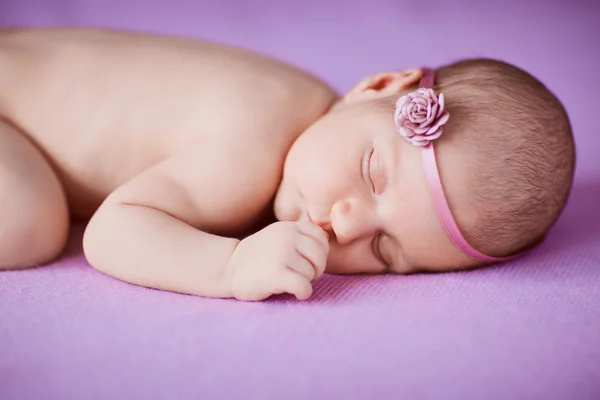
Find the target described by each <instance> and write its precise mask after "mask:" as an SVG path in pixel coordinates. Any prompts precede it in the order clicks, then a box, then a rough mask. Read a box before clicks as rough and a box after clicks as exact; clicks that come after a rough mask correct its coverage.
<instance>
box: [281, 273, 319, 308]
mask: <svg viewBox="0 0 600 400" xmlns="http://www.w3.org/2000/svg"><path fill="white" fill-rule="evenodd" d="M278 289H279V291H278V292H279V293H289V294H292V295H294V296H296V298H297V299H298V300H307V299H308V298H309V297H310V296H311V295H312V292H313V288H312V284H311V283H310V280H309V279H307V278H306V277H305V276H302V275H300V274H299V273H297V272H295V271H294V270H292V269H291V268H288V269H285V270H284V273H282V274H281V276H280V277H279V282H278Z"/></svg>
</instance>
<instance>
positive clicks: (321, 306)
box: [0, 0, 600, 400]
mask: <svg viewBox="0 0 600 400" xmlns="http://www.w3.org/2000/svg"><path fill="white" fill-rule="evenodd" d="M447 3H450V2H446V1H442V0H433V1H429V2H421V1H385V0H378V1H374V0H370V1H366V0H365V1H330V2H325V1H317V0H311V1H297V2H285V1H277V0H271V1H266V0H257V1H252V2H250V1H242V0H237V1H222V2H216V1H215V2H214V4H211V3H210V2H205V1H194V0H189V1H186V0H145V1H144V0H106V1H104V2H100V1H95V0H78V1H70V0H0V25H15V24H18V25H37V26H39V25H46V26H48V25H85V26H96V27H119V28H130V29H137V30H143V31H152V32H162V33H172V34H181V35H187V36H193V37H201V38H207V39H212V40H217V41H221V42H226V43H231V44H236V45H239V46H243V47H247V48H250V49H253V50H256V51H259V52H262V53H266V54H269V55H272V56H275V57H278V58H280V59H284V60H286V61H289V62H291V63H293V64H296V65H299V66H301V67H304V68H306V69H307V70H309V71H311V72H313V73H315V74H317V75H319V76H321V77H322V78H324V79H326V80H327V81H329V82H331V83H332V84H333V85H334V86H335V87H337V88H338V89H340V90H341V91H344V90H347V89H349V88H350V87H351V85H352V84H354V83H355V82H356V81H357V80H358V79H360V78H361V77H362V76H363V75H365V74H368V73H372V72H376V71H378V70H384V69H393V68H409V67H418V66H421V65H423V64H429V65H434V66H435V65H439V64H441V63H445V62H449V61H453V60H456V59H458V58H463V57H472V56H488V57H497V58H501V59H504V60H506V61H509V62H512V63H514V64H517V65H519V66H521V67H524V68H526V69H527V70H529V71H531V72H532V73H533V74H534V75H536V76H538V77H539V78H540V79H541V80H542V81H543V82H545V83H546V84H548V85H549V87H550V88H551V89H552V90H553V91H554V92H555V93H556V94H557V95H558V96H559V97H560V98H561V99H562V101H563V102H564V104H565V106H566V108H567V110H568V112H569V114H570V117H571V121H572V124H573V128H574V131H575V135H576V141H577V146H578V170H577V180H576V183H575V187H574V190H573V195H572V198H571V202H570V204H569V207H568V208H567V210H566V211H565V213H564V215H563V216H562V218H561V220H560V221H559V223H558V225H557V226H556V229H555V230H554V231H553V232H552V234H551V235H550V236H549V237H548V239H547V241H545V242H544V243H543V244H542V246H540V247H539V248H537V249H536V250H535V251H533V252H532V253H530V254H528V255H527V256H526V257H525V258H523V259H520V260H518V261H514V262H510V263H508V264H506V265H503V266H498V267H493V268H488V269H483V270H479V271H475V272H468V273H452V274H441V275H415V276H406V277H398V276H377V277H350V278H349V277H335V276H325V277H324V278H323V279H322V280H320V281H319V282H318V283H317V285H316V291H315V296H314V298H313V299H312V300H311V301H309V302H305V303H300V302H296V301H294V300H292V299H291V298H289V297H278V298H274V299H272V300H269V301H267V302H264V303H242V302H236V301H230V300H211V299H202V298H195V297H192V296H184V295H177V294H173V293H166V292H160V291H155V290H150V289H143V288H139V287H135V286H132V285H128V284H126V283H123V282H120V281H117V280H114V279H111V278H109V277H106V276H104V275H102V274H100V273H98V272H96V271H95V270H93V269H92V268H90V267H89V266H88V265H87V264H86V262H85V260H84V259H83V257H82V255H81V247H80V245H79V241H80V239H81V231H82V229H83V227H81V226H78V227H75V232H74V234H73V237H72V243H71V245H70V248H69V250H68V251H67V252H66V254H65V255H64V257H63V258H62V259H61V260H59V261H58V262H56V263H54V264H53V265H51V266H48V267H44V268H39V269H35V270H29V271H20V272H6V273H0V399H4V400H9V399H19V400H22V399H41V398H44V399H110V398H130V399H137V398H140V399H165V398H173V399H337V398H340V399H342V398H343V399H367V398H376V399H578V400H583V399H599V398H600V211H598V208H599V206H600V169H599V166H600V163H599V162H598V153H599V150H600V136H599V134H598V115H599V111H598V103H597V102H596V100H595V99H596V96H597V93H598V90H599V89H600V79H599V78H598V76H599V75H598V73H597V68H598V62H599V61H600V52H599V51H598V44H597V40H598V38H600V28H599V27H600V6H599V5H597V4H598V3H597V2H592V1H589V2H585V1H579V2H572V1H571V2H567V1H564V2H562V3H561V2H557V1H552V2H549V1H541V0H540V1H538V2H532V1H529V2H525V1H518V0H506V1H503V2H492V3H490V2H479V1H475V0H473V1H469V2H466V1H463V2H452V3H454V4H453V5H452V6H450V5H448V4H447ZM0 195H2V196H4V195H6V194H5V193H2V194H0ZM0 224H1V221H0Z"/></svg>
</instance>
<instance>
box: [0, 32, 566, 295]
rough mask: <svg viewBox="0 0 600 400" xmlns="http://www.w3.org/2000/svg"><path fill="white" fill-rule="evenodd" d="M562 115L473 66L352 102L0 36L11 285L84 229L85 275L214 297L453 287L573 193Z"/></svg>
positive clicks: (301, 82) (87, 36)
mask: <svg viewBox="0 0 600 400" xmlns="http://www.w3.org/2000/svg"><path fill="white" fill-rule="evenodd" d="M574 158H575V157H574V144H573V138H572V134H571V129H570V125H569V121H568V117H567V115H566V113H565V110H564V108H563V106H562V105H561V103H560V102H559V101H558V100H557V99H556V97H555V96H554V95H553V94H552V93H550V92H549V91H548V90H547V89H546V88H545V87H544V86H543V85H542V84H541V83H540V82H539V81H537V80H536V79H535V78H533V77H532V76H531V75H529V74H528V73H526V72H524V71H522V70H520V69H518V68H516V67H513V66H511V65H508V64H506V63H503V62H500V61H494V60H486V59H475V60H466V61H461V62H457V63H454V64H451V65H446V66H443V67H440V68H437V69H435V70H433V69H429V68H419V69H410V70H404V71H391V72H382V73H378V74H375V75H373V76H368V77H366V78H365V79H363V80H362V81H361V82H359V83H358V84H357V85H356V86H355V87H354V88H353V89H352V90H350V91H349V92H348V93H347V94H346V95H344V96H342V97H340V96H339V95H338V94H336V93H335V91H334V90H332V89H331V88H330V87H329V86H328V85H327V84H325V83H324V82H322V81H320V80H318V79H316V78H315V77H313V76H311V75H309V74H307V73H305V72H303V71H300V70H298V69H295V68H293V67H291V66H289V65H285V64H284V63H281V62H278V61H276V60H272V59H269V58H266V57H263V56H261V55H257V54H253V53H250V52H246V51H243V50H240V49H235V48H231V47H227V46H221V45H217V44H211V43H205V42H201V41H196V40H188V39H183V38H172V37H163V36H155V35H143V34H134V33H126V32H116V31H97V30H91V29H90V30H88V29H73V30H68V29H45V30H42V29H34V30H19V29H13V30H4V31H0V190H1V193H2V198H1V199H0V221H1V222H0V269H13V268H24V267H29V266H34V265H40V264H44V263H47V262H49V261H51V260H53V259H54V258H56V257H57V256H59V255H60V253H61V251H62V250H63V248H64V246H65V243H66V240H67V236H68V230H69V224H70V220H71V219H90V221H89V223H88V225H87V228H86V230H85V234H84V238H83V248H84V253H85V256H86V258H87V260H88V261H89V263H90V265H92V266H93V267H94V268H97V269H98V270H100V271H102V272H104V273H106V274H108V275H111V276H113V277H115V278H118V279H121V280H123V281H126V282H129V283H132V284H136V285H141V286H146V287H151V288H156V289H163V290H170V291H175V292H180V293H187V294H193V295H199V296H208V297H224V298H237V299H240V300H262V299H265V298H267V297H269V296H271V295H273V294H278V293H290V294H293V295H295V296H296V297H297V298H298V299H301V300H303V299H307V298H309V297H310V296H311V293H312V281H314V280H315V279H318V278H319V277H320V276H321V275H322V274H323V272H324V271H326V272H329V273H339V274H354V273H368V274H371V273H372V274H376V273H386V272H391V273H399V274H408V273H414V272H423V271H433V272H439V271H451V270H457V269H468V268H474V267H477V266H482V265H486V264H489V263H493V262H497V261H503V260H506V259H508V258H510V257H512V256H515V255H518V254H520V253H521V252H523V251H524V250H526V249H528V248H531V247H532V246H534V245H535V244H537V243H538V242H540V240H542V238H543V237H544V235H545V234H546V233H547V232H548V230H549V229H550V228H551V226H552V225H553V223H554V222H555V220H556V219H557V217H558V215H559V214H560V212H561V210H562V209H563V207H564V205H565V202H566V200H567V198H568V194H569V191H570V187H571V182H572V178H573V170H574Z"/></svg>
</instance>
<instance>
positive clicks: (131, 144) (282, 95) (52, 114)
mask: <svg viewBox="0 0 600 400" xmlns="http://www.w3.org/2000/svg"><path fill="white" fill-rule="evenodd" d="M334 98H335V94H334V93H333V91H332V90H331V89H329V88H328V87H327V86H326V85H325V84H323V83H322V82H320V81H318V80H317V79H315V78H313V77H312V76H310V75H308V74H305V73H303V72H302V71H299V70H297V69H294V68H292V67H290V66H287V65H285V64H283V63H280V62H277V61H274V60H272V59H269V58H266V57H262V56H259V55H256V54H253V53H250V52H246V51H242V50H239V49H234V48H231V47H226V46H221V45H217V44H211V43H205V42H201V41H196V40H187V39H182V38H167V37H158V36H150V35H139V34H131V33H124V32H106V31H94V30H58V29H57V30H26V31H21V30H10V31H0V113H1V117H2V118H3V119H5V120H7V121H8V122H9V123H10V124H12V125H14V126H15V127H16V128H18V129H19V130H20V131H21V132H23V134H25V135H26V136H28V137H29V138H30V139H31V140H32V141H33V142H34V143H35V144H36V145H37V146H38V147H39V148H40V150H41V151H42V152H43V153H44V154H45V156H46V157H47V159H48V160H49V162H50V163H51V164H52V166H53V167H54V169H55V172H56V173H57V175H58V177H59V178H60V180H61V181H62V183H63V185H64V189H65V192H66V196H67V199H68V203H69V207H70V212H71V214H72V215H73V216H75V217H80V218H88V217H90V216H91V215H92V214H93V213H94V211H95V210H96V209H97V208H98V206H99V205H100V204H101V203H102V201H103V200H104V199H105V198H106V197H107V196H108V195H109V194H110V193H111V192H112V191H114V190H115V189H116V188H118V187H119V186H120V185H122V184H123V183H125V182H126V181H128V180H130V179H131V178H132V177H134V176H136V175H138V174H140V173H141V172H142V171H145V170H147V169H148V168H149V167H151V166H153V165H155V164H157V163H158V162H160V161H162V160H164V159H166V158H168V157H170V156H172V155H174V154H176V153H177V152H179V151H181V150H183V149H185V148H187V147H188V146H190V145H191V144H192V143H197V142H198V141H201V142H204V143H206V145H205V146H202V148H203V149H204V151H205V152H207V153H208V152H210V153H212V154H214V153H215V152H216V153H221V154H225V153H227V152H228V151H230V150H231V148H232V147H234V146H240V143H243V145H244V146H245V148H246V149H247V151H248V152H249V153H256V152H259V153H260V152H263V153H264V154H265V155H267V154H268V155H269V156H270V157H274V158H278V159H279V160H280V161H281V162H283V159H284V157H285V153H286V151H287V150H288V148H289V146H290V145H291V143H292V142H293V141H294V139H295V138H296V137H297V135H298V134H299V133H301V132H302V131H303V130H304V129H305V128H306V127H307V126H308V125H309V124H310V123H312V122H313V121H314V120H315V119H317V118H318V117H319V116H320V115H322V113H323V112H325V111H326V109H327V107H328V106H329V105H330V104H331V102H332V101H333V99H334ZM202 157H203V155H202V154H198V162H199V164H198V168H203V167H205V166H203V165H202V161H201V160H202ZM211 173H213V174H220V173H225V172H220V171H211Z"/></svg>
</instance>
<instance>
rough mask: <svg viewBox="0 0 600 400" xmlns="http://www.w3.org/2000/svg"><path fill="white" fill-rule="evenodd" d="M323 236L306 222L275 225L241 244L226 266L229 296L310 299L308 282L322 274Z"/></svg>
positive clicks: (326, 244) (326, 247) (326, 245)
mask: <svg viewBox="0 0 600 400" xmlns="http://www.w3.org/2000/svg"><path fill="white" fill-rule="evenodd" d="M328 253H329V241H328V238H327V234H326V233H325V231H323V230H322V229H321V228H320V227H318V226H317V225H314V224H312V223H310V222H283V221H282V222H276V223H274V224H271V225H269V226H267V227H266V228H264V229H262V230H261V231H259V232H257V233H255V234H254V235H252V236H249V237H247V238H246V239H244V240H242V241H241V242H240V243H239V244H238V246H237V248H236V250H235V251H234V252H233V254H232V256H231V258H230V260H229V264H228V267H227V268H228V274H227V275H228V276H229V277H230V279H231V281H230V284H231V293H232V295H233V297H235V298H236V299H238V300H247V301H256V300H264V299H266V298H268V297H270V296H271V295H274V294H280V293H289V294H292V295H294V296H296V298H297V299H298V300H306V299H308V298H309V297H310V296H311V295H312V281H313V280H315V279H318V278H319V277H320V276H321V275H322V274H323V272H324V271H325V265H326V264H327V255H328Z"/></svg>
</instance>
